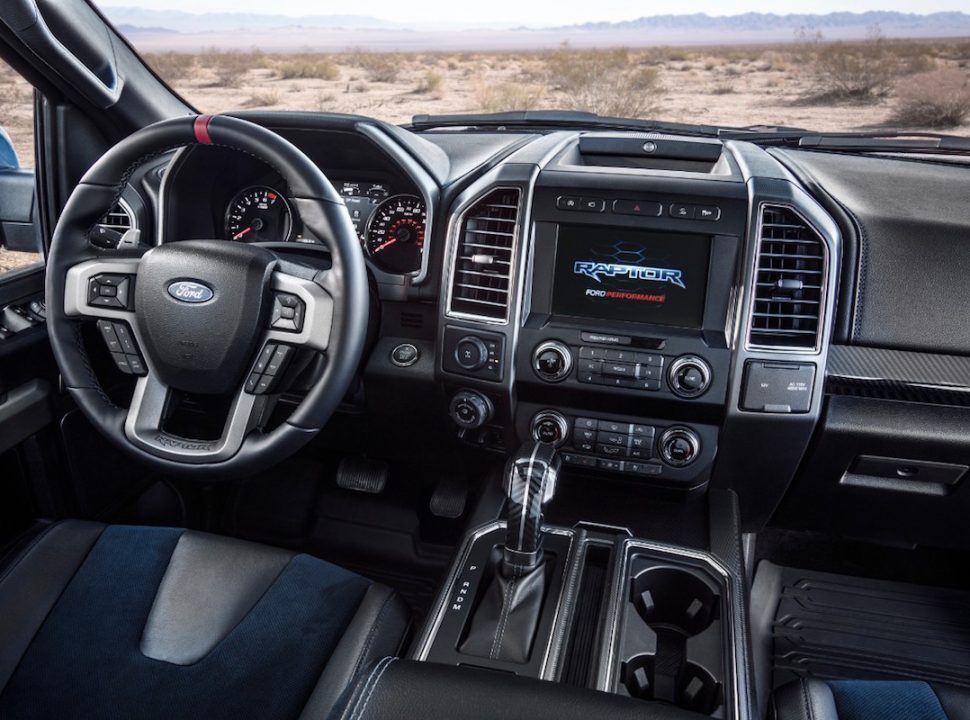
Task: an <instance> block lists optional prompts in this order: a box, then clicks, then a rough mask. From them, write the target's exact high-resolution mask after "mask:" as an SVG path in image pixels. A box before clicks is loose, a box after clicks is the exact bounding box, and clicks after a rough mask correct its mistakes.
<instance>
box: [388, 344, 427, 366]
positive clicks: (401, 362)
mask: <svg viewBox="0 0 970 720" xmlns="http://www.w3.org/2000/svg"><path fill="white" fill-rule="evenodd" d="M420 357H421V353H420V352H418V349H417V348H416V347H415V346H414V345H412V344H411V343H401V344H400V345H398V346H397V347H396V348H394V349H393V350H391V362H392V363H394V364H395V365H397V366H398V367H411V366H412V365H414V363H416V362H417V361H418V360H419V359H420Z"/></svg>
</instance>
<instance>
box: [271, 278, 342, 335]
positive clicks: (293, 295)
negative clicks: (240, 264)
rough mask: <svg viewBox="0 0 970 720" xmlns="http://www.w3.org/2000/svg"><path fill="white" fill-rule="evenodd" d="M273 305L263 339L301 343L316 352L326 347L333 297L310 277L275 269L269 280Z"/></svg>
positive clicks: (331, 317) (330, 326) (331, 320)
mask: <svg viewBox="0 0 970 720" xmlns="http://www.w3.org/2000/svg"><path fill="white" fill-rule="evenodd" d="M270 287H271V291H272V293H273V305H272V309H271V311H270V318H269V328H268V331H267V334H266V340H265V341H266V343H282V344H285V345H291V346H302V347H306V348H309V349H311V350H316V351H318V352H326V351H327V348H329V347H330V333H331V329H332V328H333V313H334V302H333V297H332V296H331V295H330V293H329V292H327V291H326V290H325V289H324V288H323V286H322V285H320V284H319V283H317V282H315V281H314V279H312V278H306V277H299V276H297V275H292V274H290V273H287V272H283V271H280V270H277V271H276V272H274V273H273V278H272V281H271V283H270Z"/></svg>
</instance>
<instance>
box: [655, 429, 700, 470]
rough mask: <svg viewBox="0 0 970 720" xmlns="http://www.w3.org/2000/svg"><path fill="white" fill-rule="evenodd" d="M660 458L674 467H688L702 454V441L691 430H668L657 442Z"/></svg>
mask: <svg viewBox="0 0 970 720" xmlns="http://www.w3.org/2000/svg"><path fill="white" fill-rule="evenodd" d="M657 449H658V450H659V451H660V458H661V459H662V460H663V461H664V462H665V463H667V464H668V465H670V466H672V467H677V468H680V467H686V466H688V465H690V464H691V463H692V462H694V460H696V459H697V456H698V455H700V453H701V439H700V438H699V437H697V433H695V432H694V431H693V430H691V429H690V428H686V427H672V428H667V429H666V430H664V431H663V432H662V433H661V434H660V439H659V440H658V441H657Z"/></svg>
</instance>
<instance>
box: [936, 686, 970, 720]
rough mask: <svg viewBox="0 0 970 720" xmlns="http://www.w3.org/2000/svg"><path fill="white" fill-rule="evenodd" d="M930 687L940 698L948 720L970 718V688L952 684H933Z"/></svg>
mask: <svg viewBox="0 0 970 720" xmlns="http://www.w3.org/2000/svg"><path fill="white" fill-rule="evenodd" d="M930 687H932V688H933V692H934V693H935V694H936V697H937V698H939V700H940V705H942V706H943V712H945V713H946V717H947V719H948V720H970V690H966V689H964V688H956V687H952V686H950V685H936V684H932V685H930Z"/></svg>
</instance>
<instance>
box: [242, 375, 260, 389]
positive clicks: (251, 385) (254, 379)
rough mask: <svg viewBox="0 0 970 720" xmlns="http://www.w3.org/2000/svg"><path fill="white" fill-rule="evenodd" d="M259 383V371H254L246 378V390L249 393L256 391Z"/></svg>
mask: <svg viewBox="0 0 970 720" xmlns="http://www.w3.org/2000/svg"><path fill="white" fill-rule="evenodd" d="M258 384H259V373H257V372H254V373H251V374H250V375H249V379H248V380H246V387H245V390H246V392H248V393H254V392H256V386H257V385H258Z"/></svg>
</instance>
